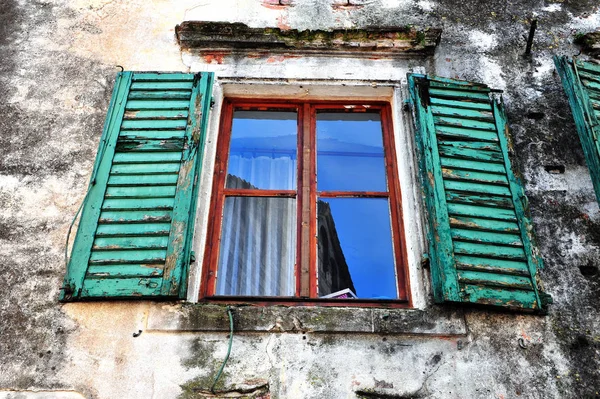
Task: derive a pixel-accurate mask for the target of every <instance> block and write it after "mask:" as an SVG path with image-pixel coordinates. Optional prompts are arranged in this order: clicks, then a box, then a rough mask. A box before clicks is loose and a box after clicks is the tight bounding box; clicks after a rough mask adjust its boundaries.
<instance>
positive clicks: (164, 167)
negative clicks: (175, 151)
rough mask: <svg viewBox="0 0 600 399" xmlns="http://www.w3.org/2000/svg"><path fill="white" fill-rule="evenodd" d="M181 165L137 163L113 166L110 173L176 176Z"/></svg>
mask: <svg viewBox="0 0 600 399" xmlns="http://www.w3.org/2000/svg"><path fill="white" fill-rule="evenodd" d="M180 167H181V164H180V163H179V162H173V163H138V164H120V165H113V167H112V169H111V170H110V173H111V174H112V175H122V174H126V175H147V174H152V175H156V174H176V173H178V172H179V168H180Z"/></svg>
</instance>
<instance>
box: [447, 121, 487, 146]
mask: <svg viewBox="0 0 600 399" xmlns="http://www.w3.org/2000/svg"><path fill="white" fill-rule="evenodd" d="M435 128H436V132H437V134H438V135H440V136H442V137H447V138H453V139H465V140H480V141H489V142H492V143H494V142H497V141H498V134H496V133H495V132H491V131H486V130H473V129H468V128H466V127H457V126H445V125H437V126H436V127H435Z"/></svg>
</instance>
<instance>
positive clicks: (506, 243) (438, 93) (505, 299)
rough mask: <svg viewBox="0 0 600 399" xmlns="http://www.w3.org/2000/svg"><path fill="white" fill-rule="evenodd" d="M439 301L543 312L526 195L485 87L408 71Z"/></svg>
mask: <svg viewBox="0 0 600 399" xmlns="http://www.w3.org/2000/svg"><path fill="white" fill-rule="evenodd" d="M408 79H409V88H410V93H411V102H412V105H413V109H414V112H415V121H416V125H417V134H416V139H417V146H418V148H419V153H420V154H419V160H420V169H421V172H422V173H421V175H422V182H423V187H424V190H425V199H426V203H427V204H426V205H427V211H428V215H427V219H428V225H429V232H428V241H429V248H430V265H431V275H432V280H433V291H434V298H435V300H436V302H444V301H451V302H467V303H476V304H485V305H494V306H501V307H509V308H517V309H533V310H536V311H544V308H545V306H546V303H547V302H549V301H550V298H549V297H548V296H547V295H546V294H544V293H542V292H541V291H540V290H539V289H538V282H537V281H536V273H537V268H538V267H541V266H542V261H541V259H540V258H539V256H538V255H537V254H536V253H535V252H534V247H533V245H532V242H531V241H532V238H531V233H532V232H531V229H532V227H531V223H530V220H529V218H528V216H527V214H526V209H527V199H526V197H525V194H524V191H523V186H522V184H521V182H520V181H519V180H518V179H517V178H516V177H515V175H514V174H513V172H512V170H511V162H510V159H509V156H508V154H509V148H510V144H509V142H508V135H507V133H508V127H507V124H506V117H505V115H504V111H503V107H502V104H501V103H499V102H497V101H493V100H492V99H491V98H490V92H491V91H490V89H489V88H488V87H487V86H484V85H481V84H475V83H469V82H463V81H458V80H451V79H444V78H434V77H427V76H424V75H415V74H409V77H408Z"/></svg>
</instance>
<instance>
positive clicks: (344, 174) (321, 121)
mask: <svg viewBox="0 0 600 399" xmlns="http://www.w3.org/2000/svg"><path fill="white" fill-rule="evenodd" d="M386 187H387V185H386V179H385V161H384V157H383V133H382V130H381V118H380V116H379V114H375V113H360V114H358V113H339V112H338V113H324V112H321V113H318V114H317V189H318V190H319V191H387V188H386Z"/></svg>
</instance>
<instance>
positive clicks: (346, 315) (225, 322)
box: [147, 303, 467, 336]
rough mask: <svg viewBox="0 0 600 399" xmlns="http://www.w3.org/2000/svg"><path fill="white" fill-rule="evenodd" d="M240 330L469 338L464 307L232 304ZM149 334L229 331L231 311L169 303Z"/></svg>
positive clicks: (153, 316)
mask: <svg viewBox="0 0 600 399" xmlns="http://www.w3.org/2000/svg"><path fill="white" fill-rule="evenodd" d="M232 309H233V319H234V329H235V330H236V331H248V332H292V333H303V332H312V333H377V334H417V335H418V334H425V335H435V336H450V335H466V334H467V329H466V324H465V319H464V315H463V312H462V310H461V309H444V308H439V307H433V308H431V309H428V310H427V311H423V310H417V309H375V308H342V307H340V308H335V307H315V306H312V307H301V306H290V307H286V306H232ZM147 331H172V332H176V331H229V318H228V317H227V307H226V306H225V305H217V304H187V303H186V304H168V305H167V304H165V305H163V306H161V307H155V308H151V309H150V312H149V314H148V322H147Z"/></svg>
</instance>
